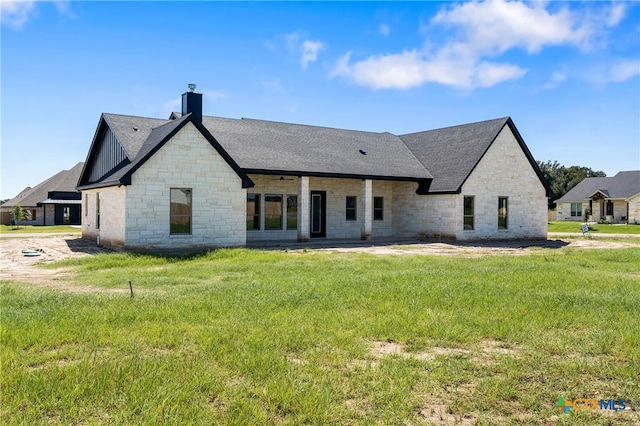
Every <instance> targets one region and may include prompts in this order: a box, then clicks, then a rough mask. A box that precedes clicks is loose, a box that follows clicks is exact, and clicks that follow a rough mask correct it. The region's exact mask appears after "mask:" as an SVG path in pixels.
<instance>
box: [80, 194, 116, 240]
mask: <svg viewBox="0 0 640 426" xmlns="http://www.w3.org/2000/svg"><path fill="white" fill-rule="evenodd" d="M125 192H126V187H124V186H123V187H116V186H112V187H108V188H98V189H89V190H85V191H82V203H83V205H82V211H81V212H80V217H81V222H82V238H86V239H90V240H94V241H96V244H100V245H104V246H107V247H113V248H124V246H125V236H124V230H125V208H126V202H125ZM98 194H99V197H100V227H99V228H98V223H97V222H98V215H97V207H98V203H97V199H98Z"/></svg>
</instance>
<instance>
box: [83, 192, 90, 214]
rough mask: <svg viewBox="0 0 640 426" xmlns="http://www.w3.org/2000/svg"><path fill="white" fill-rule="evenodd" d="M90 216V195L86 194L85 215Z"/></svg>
mask: <svg viewBox="0 0 640 426" xmlns="http://www.w3.org/2000/svg"><path fill="white" fill-rule="evenodd" d="M88 214H89V194H84V215H85V217H86V216H87V215H88Z"/></svg>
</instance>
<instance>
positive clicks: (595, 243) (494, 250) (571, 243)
mask: <svg viewBox="0 0 640 426" xmlns="http://www.w3.org/2000/svg"><path fill="white" fill-rule="evenodd" d="M565 247H576V248H589V249H596V248H607V249H622V248H631V247H638V244H634V243H626V242H611V241H599V240H594V239H576V240H567V241H564V240H542V241H528V240H514V241H472V242H449V243H443V242H425V243H422V242H421V243H411V244H388V245H372V246H365V247H330V248H319V249H317V250H319V251H325V252H330V253H371V254H379V255H420V254H426V255H444V256H446V255H449V256H458V257H482V256H490V255H505V254H510V255H527V254H531V253H533V252H534V251H535V250H539V249H563V248H565Z"/></svg>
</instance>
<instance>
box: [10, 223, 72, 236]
mask: <svg viewBox="0 0 640 426" xmlns="http://www.w3.org/2000/svg"><path fill="white" fill-rule="evenodd" d="M59 232H60V233H62V232H71V233H80V232H81V229H80V228H79V227H73V226H70V225H52V226H32V225H26V226H24V225H20V227H18V228H16V227H15V226H12V225H0V234H49V233H59Z"/></svg>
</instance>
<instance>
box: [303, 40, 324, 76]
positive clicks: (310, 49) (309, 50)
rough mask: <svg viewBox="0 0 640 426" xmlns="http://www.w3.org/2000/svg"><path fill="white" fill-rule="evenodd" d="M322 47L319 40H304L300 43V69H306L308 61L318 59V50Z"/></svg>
mask: <svg viewBox="0 0 640 426" xmlns="http://www.w3.org/2000/svg"><path fill="white" fill-rule="evenodd" d="M323 49H324V44H323V43H322V42H321V41H311V40H305V41H303V42H302V44H301V45H300V51H301V52H302V53H301V56H300V65H301V66H302V69H305V70H306V69H307V66H308V65H309V62H315V61H317V60H318V52H320V51H321V50H323Z"/></svg>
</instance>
